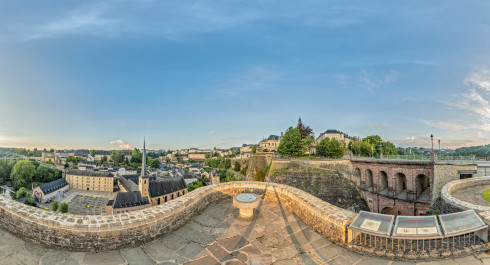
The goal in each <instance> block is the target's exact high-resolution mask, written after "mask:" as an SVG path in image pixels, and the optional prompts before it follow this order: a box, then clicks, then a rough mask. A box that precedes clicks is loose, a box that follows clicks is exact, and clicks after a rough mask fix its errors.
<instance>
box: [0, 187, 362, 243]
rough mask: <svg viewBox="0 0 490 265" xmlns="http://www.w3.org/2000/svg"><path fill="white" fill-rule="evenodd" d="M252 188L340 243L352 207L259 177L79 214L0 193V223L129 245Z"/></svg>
mask: <svg viewBox="0 0 490 265" xmlns="http://www.w3.org/2000/svg"><path fill="white" fill-rule="evenodd" d="M243 192H254V193H257V194H260V195H262V197H263V198H264V199H265V200H268V201H276V202H278V203H279V204H280V205H281V206H282V207H285V208H286V209H288V210H290V211H292V212H294V213H295V214H296V215H297V216H298V217H300V218H301V219H302V220H303V221H304V222H305V223H307V224H308V225H310V226H311V227H312V228H314V229H315V230H316V231H317V232H319V233H321V234H322V235H324V236H326V237H327V238H329V239H330V240H332V241H334V242H338V243H340V244H342V243H344V242H345V233H346V227H347V226H348V225H349V223H350V222H351V221H352V220H353V219H354V217H355V213H353V212H351V211H348V210H344V209H340V208H338V207H336V206H334V205H331V204H329V203H327V202H325V201H322V200H321V199H319V198H316V197H315V196H313V195H311V194H308V193H307V192H304V191H301V190H299V189H296V188H293V187H290V186H287V185H282V184H274V183H265V182H229V183H222V184H218V185H211V186H206V187H202V188H199V189H197V190H195V191H193V192H190V193H188V194H186V195H184V196H182V197H179V198H177V199H175V200H172V201H170V202H167V203H165V204H162V205H158V206H155V207H151V208H147V209H143V210H138V211H134V212H129V213H122V214H117V215H104V216H81V215H70V214H62V213H55V212H51V211H45V210H43V209H40V208H35V207H31V206H28V205H25V204H22V203H19V202H16V201H13V200H10V199H7V198H5V197H2V196H0V226H2V227H3V228H5V229H6V230H8V231H9V232H11V233H13V234H16V235H17V236H19V237H21V238H23V239H24V240H26V241H29V242H32V243H37V244H43V245H45V246H47V247H52V248H57V249H65V250H70V251H89V252H100V251H109V250H116V249H121V248H126V247H132V246H136V245H140V244H143V243H145V242H149V241H152V240H154V239H155V238H157V237H160V236H163V235H166V234H168V233H170V232H171V231H174V230H176V229H177V228H179V227H181V226H182V225H184V224H185V223H186V222H187V221H189V220H190V219H191V218H193V217H194V216H195V215H197V214H198V213H199V212H201V211H202V210H203V209H205V208H206V207H207V206H208V205H209V204H212V203H215V202H217V201H220V200H222V199H225V198H228V197H230V196H234V195H236V194H239V193H243Z"/></svg>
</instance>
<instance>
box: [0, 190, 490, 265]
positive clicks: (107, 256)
mask: <svg viewBox="0 0 490 265" xmlns="http://www.w3.org/2000/svg"><path fill="white" fill-rule="evenodd" d="M72 202H73V201H72ZM483 263H485V264H487V263H490V255H488V254H485V253H483V254H480V255H478V256H468V257H464V258H459V259H450V260H438V261H432V262H423V263H419V264H483ZM0 264H1V265H4V264H5V265H7V264H8V265H11V264H12V265H13V264H43V265H47V264H93V265H95V264H97V265H98V264H138V265H140V264H142V265H145V264H162V265H163V264H203V265H209V264H230V265H231V264H237V265H238V264H409V262H403V261H394V260H387V259H381V258H376V257H371V256H366V255H362V254H358V253H355V252H353V251H350V250H348V249H346V248H344V247H341V246H338V245H336V244H333V243H332V242H330V241H329V240H328V239H326V238H325V237H323V236H322V235H320V234H318V233H316V232H315V231H314V230H313V229H312V228H311V227H309V226H308V225H306V224H305V223H304V222H303V221H302V220H301V219H299V218H298V217H297V216H296V215H294V214H293V213H291V212H290V211H288V210H286V209H284V208H283V207H282V206H281V205H280V204H277V203H273V202H264V201H261V203H260V205H259V207H258V211H257V212H256V213H255V215H254V217H253V218H252V219H251V220H244V219H241V218H239V217H238V209H236V208H234V207H233V205H232V200H231V199H228V200H225V201H222V202H219V203H217V204H214V205H210V206H209V207H208V208H206V209H205V210H204V211H203V212H202V213H201V214H200V215H198V216H196V217H195V218H194V219H192V220H191V221H189V222H188V223H187V224H185V225H184V226H182V227H181V228H180V229H178V230H176V231H174V232H172V233H170V234H168V235H166V236H163V237H161V238H159V239H157V240H154V241H152V242H149V243H146V244H144V245H142V246H139V247H134V248H128V249H122V250H119V251H112V252H106V253H83V252H68V251H60V250H54V249H48V248H44V247H42V246H39V245H33V244H31V243H28V242H25V241H23V240H22V239H20V238H17V237H16V236H14V235H11V234H10V233H8V232H6V231H5V230H3V229H2V228H0ZM413 264H415V263H413Z"/></svg>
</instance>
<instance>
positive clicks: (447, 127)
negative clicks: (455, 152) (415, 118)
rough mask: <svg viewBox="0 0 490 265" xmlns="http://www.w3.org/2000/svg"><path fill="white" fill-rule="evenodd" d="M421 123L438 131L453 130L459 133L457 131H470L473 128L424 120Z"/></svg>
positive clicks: (455, 123) (459, 124) (454, 123)
mask: <svg viewBox="0 0 490 265" xmlns="http://www.w3.org/2000/svg"><path fill="white" fill-rule="evenodd" d="M423 123H425V124H426V125H429V126H431V127H434V128H438V129H443V130H453V131H459V130H465V129H471V128H474V126H470V127H468V126H464V125H461V123H459V122H446V121H426V120H424V121H423Z"/></svg>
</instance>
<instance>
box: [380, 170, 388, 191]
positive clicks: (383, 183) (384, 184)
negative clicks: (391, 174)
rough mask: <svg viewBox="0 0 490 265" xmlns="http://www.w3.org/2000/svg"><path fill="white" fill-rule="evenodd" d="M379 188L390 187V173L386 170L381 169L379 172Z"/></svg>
mask: <svg viewBox="0 0 490 265" xmlns="http://www.w3.org/2000/svg"><path fill="white" fill-rule="evenodd" d="M378 175H379V176H378V177H379V184H378V185H379V190H380V191H382V190H386V189H387V188H388V174H386V172H384V171H380V172H379V174H378Z"/></svg>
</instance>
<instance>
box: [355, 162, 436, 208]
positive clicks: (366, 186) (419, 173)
mask: <svg viewBox="0 0 490 265" xmlns="http://www.w3.org/2000/svg"><path fill="white" fill-rule="evenodd" d="M351 163H352V169H353V171H354V174H355V175H357V176H358V177H359V178H360V187H361V189H362V190H363V197H364V199H365V200H366V202H367V203H368V205H369V208H370V209H371V211H373V212H377V213H386V214H395V215H396V214H402V215H421V214H425V212H426V211H427V210H428V208H429V206H430V200H431V197H432V188H431V187H433V184H434V163H433V162H431V161H419V160H400V161H396V160H395V161H394V160H360V159H359V160H357V159H352V160H351Z"/></svg>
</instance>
